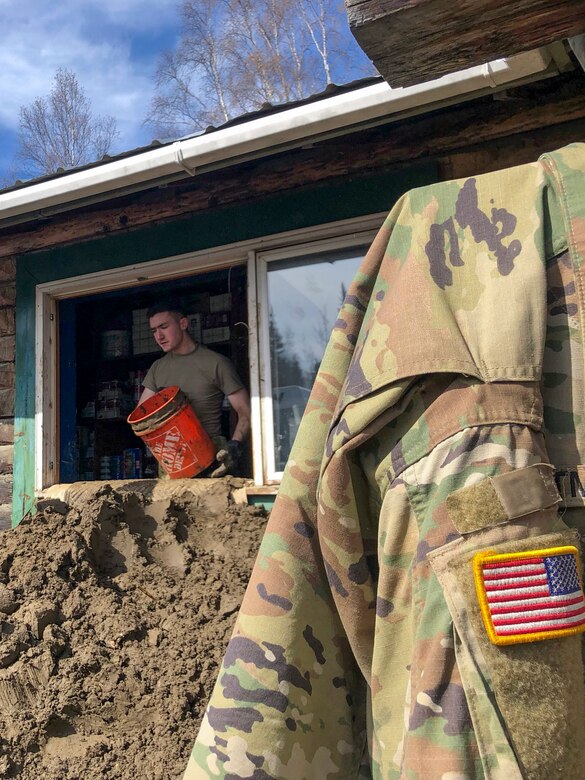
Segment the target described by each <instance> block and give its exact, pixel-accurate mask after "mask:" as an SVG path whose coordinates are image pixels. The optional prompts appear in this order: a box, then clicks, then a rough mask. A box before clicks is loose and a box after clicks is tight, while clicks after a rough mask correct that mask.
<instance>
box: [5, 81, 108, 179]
mask: <svg viewBox="0 0 585 780" xmlns="http://www.w3.org/2000/svg"><path fill="white" fill-rule="evenodd" d="M116 136H117V129H116V121H115V119H113V118H112V117H110V116H106V117H95V116H94V115H93V114H92V111H91V104H90V101H89V100H88V98H87V97H86V95H85V93H84V91H83V89H82V87H81V85H80V84H79V82H78V81H77V77H76V76H75V74H74V73H73V72H72V71H70V70H67V69H65V68H59V70H57V72H56V73H55V78H54V80H53V87H52V89H51V92H50V94H49V96H48V97H37V98H36V99H35V100H34V101H33V102H32V103H31V104H30V106H22V107H21V109H20V120H19V139H18V140H19V151H18V158H19V159H20V160H21V162H23V163H24V164H25V166H27V168H28V171H27V172H28V173H30V174H31V175H42V174H48V173H54V172H55V171H57V170H58V169H59V168H75V167H76V166H78V165H84V164H86V163H89V162H92V161H94V160H97V159H100V158H101V157H103V156H104V155H105V154H107V153H108V152H109V150H110V147H111V145H112V143H113V141H114V139H115V138H116Z"/></svg>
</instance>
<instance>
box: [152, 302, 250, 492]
mask: <svg viewBox="0 0 585 780" xmlns="http://www.w3.org/2000/svg"><path fill="white" fill-rule="evenodd" d="M147 316H148V319H149V322H150V327H151V330H152V334H153V336H154V339H155V341H156V343H157V344H158V345H159V347H160V348H161V349H162V350H163V352H164V353H165V355H164V356H163V357H162V358H159V360H156V361H155V362H154V363H153V364H152V366H151V367H150V369H149V371H148V373H147V374H146V377H145V378H144V381H143V383H142V384H143V387H144V390H143V392H142V395H141V396H140V401H139V403H142V402H143V401H145V400H146V399H147V398H150V397H151V396H153V395H154V394H155V393H157V392H158V391H159V390H162V389H163V388H164V387H170V386H172V385H178V386H179V387H180V388H181V390H182V391H183V392H184V393H185V395H186V396H187V398H188V399H189V402H190V403H191V406H192V407H193V409H194V411H195V414H196V415H197V417H198V418H199V420H200V422H201V424H202V426H203V427H204V428H205V430H206V431H207V433H208V434H209V436H210V437H211V438H212V440H213V441H214V443H215V444H216V446H217V448H218V451H217V455H216V458H217V460H218V462H219V466H218V467H217V468H216V469H215V470H214V471H213V472H212V473H211V475H210V476H212V477H220V476H224V475H225V474H228V473H230V472H231V471H232V469H233V467H234V466H236V465H237V462H238V461H239V459H240V457H241V454H242V442H243V441H244V440H245V439H246V437H247V436H248V433H249V432H250V398H249V396H248V393H247V391H246V389H245V388H244V386H243V384H242V382H241V380H240V378H239V377H238V375H237V373H236V370H235V368H234V366H233V364H232V363H231V361H230V360H228V359H227V358H226V357H224V356H223V355H220V354H218V353H217V352H213V350H211V349H208V348H207V347H204V346H202V345H201V344H199V343H197V342H196V341H195V340H194V339H193V338H192V337H191V336H190V334H189V331H188V330H187V328H188V325H189V321H188V319H187V317H185V314H184V312H183V311H182V309H181V306H180V305H179V304H178V303H177V302H175V301H161V303H160V304H157V305H156V306H153V307H152V308H150V309H149V310H148V314H147ZM226 396H227V399H228V401H229V402H230V404H231V406H232V408H233V409H234V411H235V412H236V414H237V417H238V420H237V423H236V427H235V429H234V432H233V433H232V438H231V439H230V440H229V441H227V442H226V440H225V438H224V437H223V436H222V434H221V407H222V404H223V399H224V397H226Z"/></svg>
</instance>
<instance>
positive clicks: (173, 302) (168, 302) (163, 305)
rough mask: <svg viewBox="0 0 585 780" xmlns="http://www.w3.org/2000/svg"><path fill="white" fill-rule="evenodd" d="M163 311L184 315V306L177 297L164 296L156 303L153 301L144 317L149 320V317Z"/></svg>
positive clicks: (179, 315)
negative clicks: (164, 297)
mask: <svg viewBox="0 0 585 780" xmlns="http://www.w3.org/2000/svg"><path fill="white" fill-rule="evenodd" d="M164 311H168V312H171V314H176V315H177V316H178V317H184V316H185V310H184V307H183V305H182V304H181V302H180V301H179V300H178V299H177V298H166V299H163V300H162V301H159V302H158V303H155V304H154V306H151V307H150V309H149V310H148V311H147V312H146V318H147V319H148V320H150V318H151V317H154V315H155V314H162V313H163V312H164Z"/></svg>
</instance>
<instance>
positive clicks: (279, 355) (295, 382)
mask: <svg viewBox="0 0 585 780" xmlns="http://www.w3.org/2000/svg"><path fill="white" fill-rule="evenodd" d="M364 254H365V247H359V248H357V249H356V248H354V249H352V250H349V251H347V250H344V251H338V252H329V253H323V254H319V255H311V256H310V257H306V258H302V257H298V258H294V259H293V260H290V259H289V260H284V261H274V262H271V263H270V264H269V265H268V306H269V331H270V367H271V379H272V404H273V416H274V462H275V468H276V471H282V470H283V469H284V466H285V464H286V461H287V459H288V456H289V454H290V450H291V447H292V443H293V440H294V437H295V435H296V432H297V430H298V427H299V423H300V420H301V417H302V415H303V411H304V409H305V406H306V403H307V399H308V397H309V393H310V390H311V387H312V386H313V381H314V380H315V376H316V374H317V370H318V368H319V364H320V362H321V358H322V357H323V352H324V351H325V347H326V346H327V342H328V340H329V334H330V333H331V329H332V328H333V325H334V323H335V320H336V319H337V314H338V312H339V309H340V307H341V304H342V302H343V299H344V298H345V294H346V292H347V288H348V287H349V284H350V282H351V281H352V279H353V277H354V276H355V274H356V271H357V270H358V268H359V266H360V263H361V261H362V259H363V256H364Z"/></svg>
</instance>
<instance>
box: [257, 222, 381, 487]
mask: <svg viewBox="0 0 585 780" xmlns="http://www.w3.org/2000/svg"><path fill="white" fill-rule="evenodd" d="M374 236H375V231H372V230H364V231H361V232H354V233H353V234H352V235H350V236H348V235H346V236H337V237H336V238H329V239H322V240H316V241H312V242H308V243H305V244H296V245H295V246H287V247H282V248H280V249H275V250H271V251H266V252H259V253H258V255H257V264H256V273H257V285H258V324H257V328H258V337H259V352H260V354H259V358H260V377H261V383H262V384H261V387H262V392H261V394H260V405H261V409H260V411H261V426H262V432H263V435H262V443H263V448H262V452H263V463H262V467H263V475H264V483H265V484H267V485H271V484H275V483H278V482H280V481H281V479H282V475H283V472H282V471H278V470H277V469H276V463H275V458H274V405H273V402H272V373H271V364H270V332H269V321H270V304H269V300H268V270H269V267H270V264H271V263H274V262H275V261H278V260H294V259H296V258H298V259H299V261H301V260H303V259H308V258H309V257H311V255H320V254H326V253H333V252H335V251H336V250H338V251H345V250H348V249H352V248H354V247H355V248H356V249H359V248H363V247H367V246H369V244H370V243H371V242H372V240H373V238H374Z"/></svg>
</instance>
